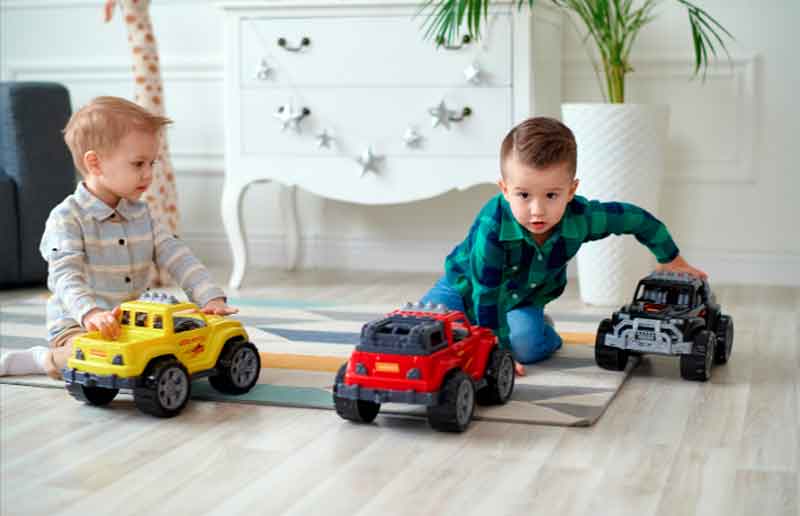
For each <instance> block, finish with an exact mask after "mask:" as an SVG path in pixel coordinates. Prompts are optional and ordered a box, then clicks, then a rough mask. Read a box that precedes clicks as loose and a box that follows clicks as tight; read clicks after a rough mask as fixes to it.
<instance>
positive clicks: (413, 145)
mask: <svg viewBox="0 0 800 516" xmlns="http://www.w3.org/2000/svg"><path fill="white" fill-rule="evenodd" d="M421 143H422V135H421V134H419V133H418V132H417V130H416V129H415V128H413V127H409V128H408V129H406V132H405V134H403V145H405V146H406V147H408V148H410V149H417V148H419V146H420V144H421Z"/></svg>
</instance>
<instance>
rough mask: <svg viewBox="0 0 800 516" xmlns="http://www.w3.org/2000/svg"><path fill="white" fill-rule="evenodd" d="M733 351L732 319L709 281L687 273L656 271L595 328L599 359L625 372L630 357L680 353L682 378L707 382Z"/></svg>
mask: <svg viewBox="0 0 800 516" xmlns="http://www.w3.org/2000/svg"><path fill="white" fill-rule="evenodd" d="M732 347H733V319H731V317H730V316H728V315H723V314H722V310H721V308H720V306H719V305H718V304H717V300H716V297H715V296H714V293H713V292H711V288H710V287H709V285H708V282H707V281H705V280H701V279H698V278H695V277H694V276H691V275H689V274H685V273H674V272H653V273H651V274H649V275H648V276H646V277H645V278H642V279H641V280H640V281H639V284H638V285H637V286H636V292H635V294H634V296H633V301H632V302H631V303H630V304H628V305H625V306H623V307H622V308H620V310H619V311H617V312H614V313H613V314H612V316H611V319H604V320H603V321H602V322H601V323H600V327H599V328H598V329H597V341H596V342H595V348H594V349H595V353H594V356H595V361H596V362H597V365H598V366H600V367H602V368H604V369H611V370H615V371H622V370H624V369H625V366H626V365H627V363H628V357H629V356H630V355H643V354H656V355H678V356H680V361H681V376H682V377H683V378H684V379H686V380H695V381H701V382H704V381H706V380H708V379H709V378H710V377H711V366H712V363H713V364H725V363H726V362H727V361H728V359H729V358H730V356H731V350H732Z"/></svg>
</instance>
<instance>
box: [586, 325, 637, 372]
mask: <svg viewBox="0 0 800 516" xmlns="http://www.w3.org/2000/svg"><path fill="white" fill-rule="evenodd" d="M609 333H611V319H603V320H602V321H601V322H600V326H599V327H598V328H597V338H596V340H595V343H594V361H595V362H596V363H597V365H598V366H600V367H602V368H603V369H609V370H611V371H624V370H625V366H626V365H628V356H629V353H628V351H627V350H625V349H619V348H615V347H611V346H606V344H605V342H606V335H608V334H609Z"/></svg>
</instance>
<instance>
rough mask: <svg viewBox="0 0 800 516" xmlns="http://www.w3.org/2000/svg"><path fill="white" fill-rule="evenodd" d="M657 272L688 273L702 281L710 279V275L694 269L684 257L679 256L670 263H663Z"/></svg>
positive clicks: (657, 268)
mask: <svg viewBox="0 0 800 516" xmlns="http://www.w3.org/2000/svg"><path fill="white" fill-rule="evenodd" d="M656 270H657V271H669V272H687V273H689V274H691V275H692V276H695V277H697V278H700V279H703V280H704V279H708V274H706V273H705V272H703V271H701V270H700V269H697V268H695V267H692V266H691V265H689V263H688V262H687V261H686V260H684V259H683V257H682V256H680V255H678V256H676V257H675V259H674V260H672V261H671V262H669V263H662V264H659V265H658V266H657V267H656Z"/></svg>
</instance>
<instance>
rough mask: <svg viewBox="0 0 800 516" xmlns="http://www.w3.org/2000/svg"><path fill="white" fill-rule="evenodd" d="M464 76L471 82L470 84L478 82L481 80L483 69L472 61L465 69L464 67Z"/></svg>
mask: <svg viewBox="0 0 800 516" xmlns="http://www.w3.org/2000/svg"><path fill="white" fill-rule="evenodd" d="M464 77H466V78H467V82H471V83H472V84H480V83H481V82H483V71H482V70H481V68H480V66H478V63H472V64H471V65H469V66H468V67H467V68H466V69H464Z"/></svg>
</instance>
